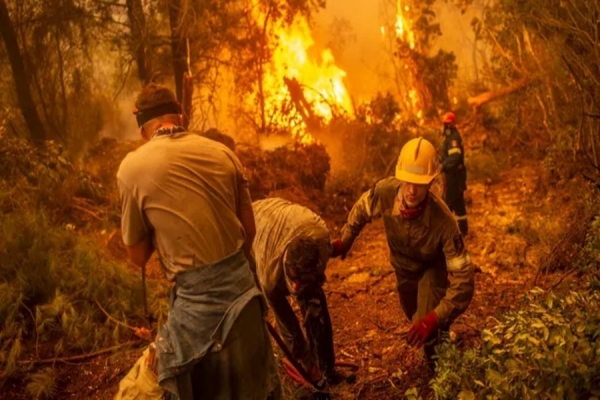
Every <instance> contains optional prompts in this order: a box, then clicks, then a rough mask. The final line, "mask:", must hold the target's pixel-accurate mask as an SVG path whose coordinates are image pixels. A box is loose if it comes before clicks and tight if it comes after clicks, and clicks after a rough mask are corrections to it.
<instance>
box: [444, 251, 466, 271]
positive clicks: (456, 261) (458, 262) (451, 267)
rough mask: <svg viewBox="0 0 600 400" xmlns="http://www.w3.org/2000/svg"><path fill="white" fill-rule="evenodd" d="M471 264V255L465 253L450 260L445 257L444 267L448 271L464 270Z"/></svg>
mask: <svg viewBox="0 0 600 400" xmlns="http://www.w3.org/2000/svg"><path fill="white" fill-rule="evenodd" d="M470 266H471V257H469V254H467V253H465V255H463V256H459V257H454V258H452V259H450V260H448V259H446V267H447V268H448V272H461V271H466V270H467V269H468V268H469V267H470Z"/></svg>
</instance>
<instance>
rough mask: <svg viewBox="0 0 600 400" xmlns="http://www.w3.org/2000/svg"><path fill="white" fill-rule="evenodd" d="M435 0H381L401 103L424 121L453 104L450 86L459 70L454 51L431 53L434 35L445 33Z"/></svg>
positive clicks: (410, 112) (435, 36)
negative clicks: (386, 20) (450, 98)
mask: <svg viewBox="0 0 600 400" xmlns="http://www.w3.org/2000/svg"><path fill="white" fill-rule="evenodd" d="M434 3H435V0H423V1H417V0H383V1H382V8H383V9H384V11H385V12H386V13H387V15H388V18H387V19H388V20H389V21H390V22H389V23H388V24H387V25H384V26H382V27H381V32H382V34H383V35H384V36H385V37H386V38H387V39H388V42H389V44H390V47H391V50H392V54H393V57H392V60H391V61H392V65H393V67H394V72H395V78H396V87H397V90H398V95H399V96H400V98H401V105H402V108H403V110H404V111H407V112H408V113H409V114H412V115H415V116H416V117H417V118H418V120H421V121H422V120H423V119H424V118H433V117H436V116H437V115H438V114H439V112H440V111H442V110H447V109H449V108H450V107H451V103H450V100H449V98H448V86H449V85H450V84H451V83H452V80H453V79H454V78H455V77H456V72H457V67H456V64H455V57H454V54H452V53H449V52H446V51H443V50H439V51H438V52H437V54H435V55H433V56H432V55H431V51H432V47H433V44H434V42H435V39H436V38H437V37H439V36H440V35H441V34H442V32H441V30H440V26H439V24H438V23H436V22H435V18H436V14H435V12H434V11H433V9H432V7H433V5H434ZM390 11H391V12H390ZM390 13H391V14H392V15H393V16H390V15H389V14H390Z"/></svg>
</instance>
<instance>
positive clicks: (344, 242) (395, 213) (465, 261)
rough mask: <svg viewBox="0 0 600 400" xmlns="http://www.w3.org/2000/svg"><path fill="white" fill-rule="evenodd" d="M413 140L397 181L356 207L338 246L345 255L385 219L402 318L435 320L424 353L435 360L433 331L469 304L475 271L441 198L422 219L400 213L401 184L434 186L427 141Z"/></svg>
mask: <svg viewBox="0 0 600 400" xmlns="http://www.w3.org/2000/svg"><path fill="white" fill-rule="evenodd" d="M421 141H422V142H423V143H421ZM411 142H412V143H411ZM411 142H409V143H408V144H407V145H405V147H404V148H403V153H401V155H400V157H399V163H398V167H397V169H396V177H397V178H396V177H391V178H386V179H383V180H381V181H379V182H378V183H377V184H376V185H375V186H374V187H373V188H372V189H371V190H369V191H367V192H365V193H363V195H362V196H361V197H360V199H359V200H358V201H357V202H356V203H355V204H354V206H353V208H352V210H351V211H350V214H349V216H348V220H347V222H346V225H345V226H344V227H343V228H342V236H341V240H340V242H341V243H340V245H339V246H340V247H341V248H343V249H344V250H343V251H341V254H342V255H343V254H345V252H346V251H348V250H349V249H350V247H351V246H352V243H353V242H354V240H355V238H356V237H357V236H358V235H359V233H360V231H361V230H362V228H363V227H364V226H365V224H367V223H369V222H371V221H372V220H373V219H376V218H382V219H383V223H384V227H385V234H386V238H387V243H388V246H389V249H390V259H391V264H392V266H393V268H394V271H395V273H396V279H397V289H398V294H399V297H400V305H401V308H402V310H403V311H404V314H405V315H406V317H407V318H408V319H409V320H410V321H412V322H413V324H417V325H418V324H419V323H421V322H422V321H423V319H424V318H426V316H427V318H428V319H431V318H432V317H433V319H437V326H438V327H439V329H435V330H432V331H431V333H430V334H429V336H428V337H427V341H426V343H425V354H426V355H427V356H428V358H429V359H430V360H431V356H432V355H433V353H434V348H435V345H436V344H437V343H438V341H439V338H440V335H439V334H433V333H434V332H436V331H437V333H440V332H444V331H447V330H448V328H449V326H450V324H451V323H452V322H453V321H454V320H455V319H456V318H457V317H458V316H459V315H461V314H462V313H463V312H464V311H465V310H466V309H467V307H468V306H469V304H470V303H471V300H472V298H473V293H474V273H473V268H472V266H471V261H470V258H469V255H468V253H467V250H466V249H465V246H464V242H463V237H462V235H461V233H460V231H459V228H458V225H457V223H456V221H455V219H454V216H453V215H452V213H451V212H450V210H449V209H448V207H447V206H446V204H445V203H444V202H443V201H442V200H441V199H440V198H438V197H437V196H436V195H434V194H433V193H431V192H429V193H428V194H427V197H426V198H425V200H424V201H423V203H421V205H420V208H421V210H422V211H421V212H420V214H419V215H417V216H416V217H414V218H404V217H403V215H402V212H403V210H404V207H403V204H404V203H403V199H402V195H401V192H400V190H401V189H400V187H401V184H402V183H401V182H402V181H404V182H409V183H408V184H419V185H423V184H429V185H430V184H431V181H433V179H434V177H435V175H436V174H437V172H436V167H435V158H436V155H435V149H434V148H433V146H432V145H431V143H429V142H426V141H425V140H423V139H413V141H411ZM419 152H421V153H426V152H427V153H428V154H425V155H419V154H418V153H419ZM407 153H411V154H407ZM412 154H416V155H414V157H413V155H412ZM419 157H420V160H419ZM413 158H414V160H413ZM398 178H399V179H398ZM400 179H401V180H402V181H401V180H400ZM334 247H335V246H334ZM432 312H433V313H432ZM432 314H435V315H433V316H432ZM436 317H437V318H436ZM413 326H414V325H413Z"/></svg>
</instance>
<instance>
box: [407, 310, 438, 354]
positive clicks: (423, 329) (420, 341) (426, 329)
mask: <svg viewBox="0 0 600 400" xmlns="http://www.w3.org/2000/svg"><path fill="white" fill-rule="evenodd" d="M438 324H439V321H438V317H437V315H436V314H435V312H434V311H432V312H430V313H429V314H427V315H426V316H425V317H424V318H421V320H419V321H417V322H416V323H415V324H413V326H412V327H411V328H410V330H409V331H408V334H407V335H406V340H407V341H408V344H410V345H411V346H415V345H416V346H418V347H421V346H423V345H424V344H425V342H426V341H427V338H428V337H429V336H430V335H431V334H432V333H433V332H435V331H436V330H437V329H438Z"/></svg>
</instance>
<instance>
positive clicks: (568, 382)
mask: <svg viewBox="0 0 600 400" xmlns="http://www.w3.org/2000/svg"><path fill="white" fill-rule="evenodd" d="M599 307H600V293H599V292H598V291H595V290H593V289H591V288H590V289H588V290H585V291H582V292H575V291H572V292H569V293H567V294H566V295H556V294H553V293H545V292H544V291H542V290H541V289H539V288H535V289H534V290H532V291H531V293H530V294H529V295H528V296H527V297H526V299H525V302H524V303H523V307H522V308H521V309H520V310H519V311H515V312H509V313H507V314H505V315H504V316H502V317H501V318H500V320H499V321H497V323H496V324H495V326H494V327H492V328H490V329H485V330H484V331H483V334H482V338H483V346H482V347H481V348H480V349H472V350H469V351H466V352H464V353H460V352H459V351H458V350H457V348H456V347H455V346H454V345H453V344H451V343H445V344H443V345H442V346H441V349H440V352H439V354H440V356H439V359H438V371H437V372H438V373H437V375H436V377H435V378H434V379H433V380H432V382H431V387H432V389H433V391H434V393H435V396H436V398H438V399H456V398H459V397H460V398H488V399H515V398H522V399H538V398H544V399H546V398H551V399H554V398H556V399H575V398H577V399H579V398H590V397H592V396H600V343H599V342H598V339H599V338H600V314H598V309H599Z"/></svg>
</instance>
